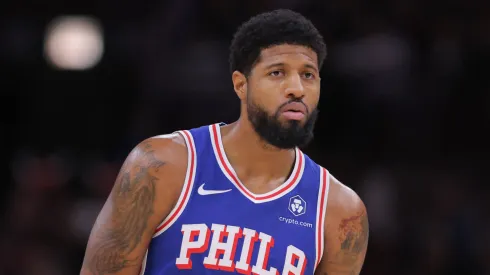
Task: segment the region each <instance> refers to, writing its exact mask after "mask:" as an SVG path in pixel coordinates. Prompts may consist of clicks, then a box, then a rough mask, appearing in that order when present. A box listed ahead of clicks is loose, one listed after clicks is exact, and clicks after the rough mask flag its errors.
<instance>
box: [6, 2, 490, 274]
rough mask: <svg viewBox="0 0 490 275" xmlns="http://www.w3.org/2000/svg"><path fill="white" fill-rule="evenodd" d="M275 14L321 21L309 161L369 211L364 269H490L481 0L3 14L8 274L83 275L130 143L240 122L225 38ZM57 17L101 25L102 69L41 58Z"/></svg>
mask: <svg viewBox="0 0 490 275" xmlns="http://www.w3.org/2000/svg"><path fill="white" fill-rule="evenodd" d="M278 7H282V8H292V9H294V10H296V11H299V12H301V13H303V14H304V15H306V16H308V17H309V18H310V19H311V20H312V21H313V22H314V23H315V24H316V26H317V27H318V28H319V30H320V31H321V32H322V34H323V35H324V37H325V40H326V42H327V45H328V53H329V54H328V57H327V61H326V64H325V66H324V68H323V71H322V96H321V102H320V106H319V108H320V110H321V112H320V119H319V121H318V124H317V128H316V138H315V141H314V143H313V144H312V145H311V146H309V147H308V148H307V149H306V150H305V152H306V153H308V154H309V155H310V156H311V157H312V158H313V159H315V160H316V161H317V162H318V163H319V164H321V165H323V166H325V167H327V168H328V169H329V170H330V172H331V173H332V174H333V175H335V176H336V177H337V178H338V179H339V180H341V181H342V182H344V183H345V184H346V185H348V186H350V187H351V188H353V189H354V190H355V191H356V192H358V194H359V195H360V196H361V197H362V199H363V200H364V201H365V203H366V205H367V207H368V212H369V216H370V222H371V239H370V244H369V251H368V255H367V258H366V263H365V266H364V269H363V272H362V274H363V275H371V274H372V275H381V274H397V275H404V274H407V275H408V274H414V275H415V274H416V275H425V274H431V275H432V274H433V275H436V274H458V275H472V274H482V275H485V274H490V250H489V245H490V234H489V229H490V226H489V225H490V219H489V217H490V201H489V200H488V195H489V185H488V182H489V173H488V163H489V162H488V159H489V157H488V155H489V151H490V150H489V142H488V141H489V138H490V133H489V132H488V128H489V127H490V124H489V122H490V108H489V107H490V106H489V104H490V93H489V89H490V85H489V84H490V74H489V69H488V64H489V61H490V2H489V1H472V0H470V1H465V2H463V1H462V0H460V1H451V0H449V1H437V0H434V1H433V0H396V1H389V0H369V1H368V0H327V1H325V0H287V1H286V0H283V1H278V0H277V1H273V0H250V1H230V0H175V1H170V0H165V1H144V2H137V1H130V0H126V1H115V0H105V1H94V0H92V1H69V2H64V1H61V0H48V1H41V2H37V1H26V0H18V1H15V2H14V1H9V2H5V3H2V4H0V62H1V65H0V68H1V69H0V70H1V71H0V72H1V73H0V79H1V84H0V85H1V86H0V95H1V97H0V110H1V111H0V121H1V124H0V126H1V135H0V142H1V144H2V145H3V146H2V147H1V148H2V152H1V153H2V154H1V155H2V158H3V160H4V164H5V165H2V167H3V168H2V179H3V180H2V183H3V188H4V190H5V192H2V194H3V195H2V200H1V201H2V204H3V205H2V208H1V209H2V210H3V211H2V212H0V213H3V215H1V221H0V222H1V224H2V226H1V231H0V274H5V275H10V274H19V275H30V274H42V275H45V274H49V275H58V274H77V272H79V268H80V265H81V261H82V258H83V253H84V249H85V244H86V241H87V238H88V234H89V232H90V229H91V227H92V224H93V222H94V219H95V217H96V215H97V214H98V211H99V210H100V208H101V206H102V203H103V202H104V201H105V199H106V197H107V195H108V192H109V190H110V188H111V187H112V184H113V181H114V179H115V177H116V175H117V172H118V169H119V167H120V165H121V163H122V161H123V160H124V158H125V156H126V155H127V154H128V153H129V151H130V150H131V148H132V147H133V146H135V145H136V144H137V143H138V142H140V141H141V140H143V139H145V138H147V137H150V136H153V135H158V134H164V133H169V132H172V131H175V130H179V129H188V128H192V127H197V126H200V125H203V124H210V123H214V122H219V121H223V122H232V121H233V120H235V119H236V118H237V117H238V111H239V102H238V99H237V98H236V95H235V94H234V92H233V89H232V85H231V78H230V73H229V72H228V64H227V57H228V46H229V42H230V40H231V38H232V35H233V33H234V31H235V30H236V28H237V27H238V25H239V24H240V23H241V22H243V21H244V20H247V19H248V18H249V17H250V16H252V15H254V14H256V13H258V12H262V11H266V10H271V9H274V8H278ZM60 15H88V16H92V17H94V18H96V19H97V20H99V22H100V25H101V27H102V29H103V39H104V53H103V56H102V59H101V60H100V62H99V63H98V64H97V65H96V66H95V67H93V68H91V69H88V70H82V71H76V70H61V69H59V68H58V69H57V68H55V67H53V66H52V65H50V63H49V62H47V61H46V58H45V57H46V55H45V54H44V53H43V47H44V46H43V45H44V36H45V31H46V26H47V25H48V24H49V23H50V21H51V20H53V19H54V18H55V17H57V16H60Z"/></svg>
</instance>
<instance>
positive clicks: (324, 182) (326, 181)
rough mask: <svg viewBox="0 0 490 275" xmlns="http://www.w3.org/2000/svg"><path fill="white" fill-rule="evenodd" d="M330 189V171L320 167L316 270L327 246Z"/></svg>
mask: <svg viewBox="0 0 490 275" xmlns="http://www.w3.org/2000/svg"><path fill="white" fill-rule="evenodd" d="M329 189H330V173H329V172H328V171H327V169H325V168H323V167H320V188H319V190H318V203H317V210H316V229H315V248H316V259H315V270H316V268H317V267H318V265H319V264H320V261H321V260H322V257H323V250H324V247H325V214H326V212H327V201H328V191H329Z"/></svg>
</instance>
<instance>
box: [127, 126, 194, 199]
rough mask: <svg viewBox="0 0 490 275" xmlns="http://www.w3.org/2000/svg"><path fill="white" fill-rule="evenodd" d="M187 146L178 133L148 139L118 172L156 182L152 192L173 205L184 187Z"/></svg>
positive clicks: (129, 156) (131, 154)
mask: <svg viewBox="0 0 490 275" xmlns="http://www.w3.org/2000/svg"><path fill="white" fill-rule="evenodd" d="M187 163H188V162H187V145H186V142H185V139H184V137H183V136H182V135H181V134H178V133H172V134H167V135H159V136H153V137H150V138H147V139H145V140H143V141H141V142H140V143H139V144H137V145H136V146H135V147H134V148H133V149H132V150H131V152H130V153H129V155H128V156H127V158H126V161H125V162H124V164H123V167H122V168H121V170H122V171H127V172H130V173H131V174H133V175H136V176H137V175H140V177H151V178H154V179H158V180H157V181H155V182H156V186H155V189H154V190H155V191H156V192H158V193H162V192H163V193H165V198H166V200H167V201H172V202H173V201H175V200H176V199H177V198H178V195H179V194H180V191H181V189H182V186H183V184H184V180H185V175H186V170H187Z"/></svg>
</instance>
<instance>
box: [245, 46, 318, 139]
mask: <svg viewBox="0 0 490 275" xmlns="http://www.w3.org/2000/svg"><path fill="white" fill-rule="evenodd" d="M317 64H318V60H317V55H316V53H315V52H314V51H313V50H311V49H309V48H307V47H304V46H296V45H278V46H272V47H269V48H267V49H264V50H262V52H261V55H260V58H259V60H258V62H257V63H256V64H255V66H254V67H253V69H252V71H251V72H250V75H249V77H248V80H247V97H246V110H247V116H248V119H249V120H250V122H251V124H252V125H253V127H254V129H255V131H256V132H257V133H258V134H259V136H260V137H261V138H262V139H264V140H265V141H266V142H268V143H270V144H271V145H273V146H275V147H278V148H281V149H290V148H294V147H296V146H298V147H302V146H305V145H307V144H308V143H309V142H310V141H311V140H312V138H313V129H314V126H315V121H316V117H317V114H318V110H317V105H318V100H319V97H320V75H319V69H318V65H317Z"/></svg>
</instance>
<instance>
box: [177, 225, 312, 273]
mask: <svg viewBox="0 0 490 275" xmlns="http://www.w3.org/2000/svg"><path fill="white" fill-rule="evenodd" d="M211 231H212V235H213V236H212V238H211V244H209V240H210V237H211ZM182 234H183V237H182V245H181V248H180V255H179V257H178V258H177V259H176V261H175V264H176V266H177V268H178V269H192V261H191V259H190V258H191V255H192V254H197V253H204V252H205V251H206V250H208V246H209V251H208V253H207V256H206V257H204V260H203V266H204V267H205V268H207V269H215V270H216V269H220V270H223V271H228V272H235V271H236V272H238V273H241V274H254V275H279V273H280V272H279V271H278V270H277V268H275V267H272V266H269V267H268V261H269V253H270V250H271V248H272V247H274V238H273V237H272V236H270V235H267V234H265V233H262V232H257V231H255V230H253V229H249V228H243V229H242V228H240V227H237V226H231V225H228V226H227V225H222V224H212V225H211V230H210V229H209V228H208V226H207V225H205V224H184V225H182ZM225 237H226V241H225ZM240 238H243V245H242V247H241V253H240V258H239V260H238V261H237V262H234V259H235V254H236V251H237V246H238V239H240ZM257 241H259V251H258V254H257V259H255V264H254V265H253V266H251V265H250V263H251V260H252V254H253V251H254V245H255V243H256V242H257ZM306 264H307V258H306V255H305V253H304V252H303V251H302V250H300V249H298V248H297V247H295V246H293V245H290V246H288V248H287V251H286V257H285V259H284V268H283V270H282V273H281V274H282V275H303V273H304V272H305V269H306Z"/></svg>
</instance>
